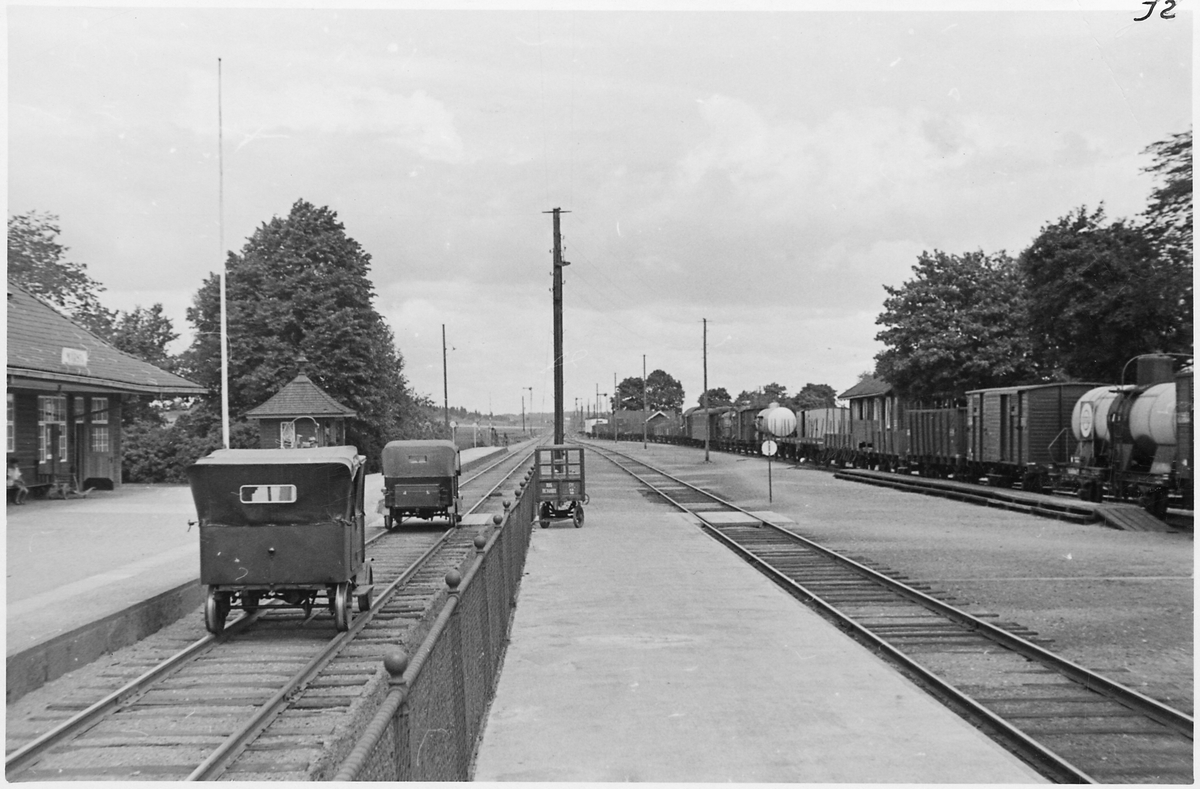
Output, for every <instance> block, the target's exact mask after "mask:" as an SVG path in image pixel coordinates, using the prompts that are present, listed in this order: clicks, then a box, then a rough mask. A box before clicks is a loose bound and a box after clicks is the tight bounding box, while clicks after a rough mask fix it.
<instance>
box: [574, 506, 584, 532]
mask: <svg viewBox="0 0 1200 789" xmlns="http://www.w3.org/2000/svg"><path fill="white" fill-rule="evenodd" d="M572 520H574V521H575V528H576V529H578V528H579V527H580V526H582V525H583V505H582V504H576V505H575V513H574V515H572Z"/></svg>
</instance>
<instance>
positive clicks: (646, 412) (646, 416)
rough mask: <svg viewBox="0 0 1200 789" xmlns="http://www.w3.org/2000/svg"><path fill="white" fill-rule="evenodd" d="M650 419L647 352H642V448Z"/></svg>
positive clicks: (644, 446) (643, 447)
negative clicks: (647, 398) (647, 397)
mask: <svg viewBox="0 0 1200 789" xmlns="http://www.w3.org/2000/svg"><path fill="white" fill-rule="evenodd" d="M649 421H650V404H649V403H648V402H647V400H646V354H644V353H643V354H642V449H645V448H646V424H647V423H648V422H649Z"/></svg>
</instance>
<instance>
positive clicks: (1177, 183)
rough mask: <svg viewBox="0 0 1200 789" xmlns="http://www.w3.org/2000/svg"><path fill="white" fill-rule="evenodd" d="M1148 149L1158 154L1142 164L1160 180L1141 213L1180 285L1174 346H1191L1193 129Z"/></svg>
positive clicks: (1174, 135)
mask: <svg viewBox="0 0 1200 789" xmlns="http://www.w3.org/2000/svg"><path fill="white" fill-rule="evenodd" d="M1144 153H1147V154H1150V155H1151V156H1152V157H1154V161H1153V163H1152V164H1150V165H1148V166H1146V167H1144V168H1142V171H1143V172H1147V173H1150V174H1151V175H1153V176H1154V177H1155V180H1156V181H1157V184H1156V186H1155V188H1154V190H1153V191H1152V192H1151V193H1150V203H1149V205H1147V206H1146V210H1145V211H1143V212H1142V214H1141V221H1142V225H1143V227H1144V228H1145V231H1146V234H1147V235H1148V236H1149V237H1150V242H1151V243H1152V244H1153V245H1154V248H1155V249H1156V250H1157V252H1158V255H1159V257H1160V258H1161V259H1162V260H1161V266H1162V267H1163V268H1165V269H1167V270H1169V271H1170V272H1171V277H1172V278H1173V279H1174V280H1176V281H1177V282H1178V283H1179V285H1180V289H1179V291H1178V292H1177V294H1176V306H1177V313H1178V316H1179V322H1178V332H1177V336H1176V337H1174V338H1172V339H1171V340H1169V343H1170V346H1171V347H1173V348H1176V349H1178V350H1181V351H1186V350H1190V345H1189V343H1190V342H1191V339H1190V338H1191V337H1192V326H1193V325H1194V323H1193V321H1194V316H1193V307H1192V295H1193V288H1192V283H1193V276H1192V271H1193V263H1194V255H1195V251H1194V247H1193V245H1192V244H1193V242H1192V220H1193V210H1192V130H1191V129H1188V130H1187V131H1186V132H1182V133H1180V134H1173V135H1171V137H1170V138H1168V139H1166V140H1160V141H1159V142H1156V143H1154V144H1152V145H1150V146H1149V147H1148V148H1146V150H1145V151H1144Z"/></svg>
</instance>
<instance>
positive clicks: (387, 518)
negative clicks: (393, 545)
mask: <svg viewBox="0 0 1200 789" xmlns="http://www.w3.org/2000/svg"><path fill="white" fill-rule="evenodd" d="M383 528H384V529H386V530H387V531H391V530H392V516H391V515H384V516H383Z"/></svg>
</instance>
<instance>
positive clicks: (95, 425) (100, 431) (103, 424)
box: [91, 397, 112, 452]
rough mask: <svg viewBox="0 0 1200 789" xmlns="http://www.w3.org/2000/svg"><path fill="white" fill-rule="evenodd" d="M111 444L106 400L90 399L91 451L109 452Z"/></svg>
mask: <svg viewBox="0 0 1200 789" xmlns="http://www.w3.org/2000/svg"><path fill="white" fill-rule="evenodd" d="M111 446H112V445H111V443H110V441H109V434H108V398H107V397H93V398H92V447H91V449H92V451H93V452H109V451H110V450H111Z"/></svg>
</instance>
